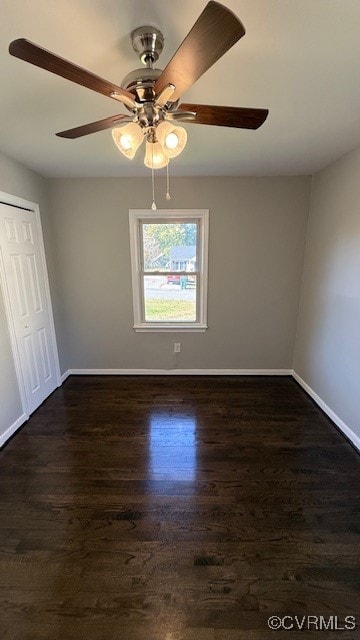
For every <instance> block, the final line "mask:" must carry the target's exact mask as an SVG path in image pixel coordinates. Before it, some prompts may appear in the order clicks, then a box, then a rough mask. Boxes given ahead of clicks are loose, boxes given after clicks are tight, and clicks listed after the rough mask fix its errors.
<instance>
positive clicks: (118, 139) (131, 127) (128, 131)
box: [111, 122, 144, 159]
mask: <svg viewBox="0 0 360 640" xmlns="http://www.w3.org/2000/svg"><path fill="white" fill-rule="evenodd" d="M111 133H112V137H113V140H114V142H115V144H116V146H117V148H118V149H120V151H121V153H123V154H124V156H126V157H127V158H130V159H132V158H133V157H134V156H135V153H136V151H137V149H138V148H139V147H140V145H141V143H142V141H143V139H144V132H143V130H142V128H141V127H140V126H139V125H138V124H136V122H129V124H126V125H125V126H124V127H117V128H116V129H113V130H112V132H111Z"/></svg>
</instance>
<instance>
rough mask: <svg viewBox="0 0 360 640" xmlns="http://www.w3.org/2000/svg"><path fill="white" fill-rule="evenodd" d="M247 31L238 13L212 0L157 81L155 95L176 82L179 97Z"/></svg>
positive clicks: (174, 97) (176, 91)
mask: <svg viewBox="0 0 360 640" xmlns="http://www.w3.org/2000/svg"><path fill="white" fill-rule="evenodd" d="M244 34H245V29H244V27H243V25H242V24H241V22H240V20H239V19H238V18H237V17H236V15H235V14H234V13H233V12H232V11H230V10H229V9H227V8H226V7H223V6H222V5H221V4H219V3H218V2H214V1H213V0H211V2H209V3H208V4H207V5H206V7H205V9H204V11H203V12H202V13H201V14H200V16H199V18H198V19H197V21H196V22H195V24H194V26H193V27H192V29H191V31H190V32H189V33H188V35H187V36H186V38H185V40H184V41H183V42H182V44H181V45H180V47H179V48H178V50H177V51H176V53H175V54H174V55H173V57H172V58H171V60H170V62H169V63H168V64H167V66H166V67H165V69H164V71H163V72H162V74H161V76H160V77H159V78H158V80H157V81H156V83H155V87H154V90H155V94H156V95H158V94H159V93H160V92H161V91H162V90H163V88H164V87H165V86H166V85H168V84H174V85H175V91H174V93H173V95H172V96H171V101H172V102H175V101H176V100H178V99H179V98H180V96H181V95H182V94H183V93H184V91H186V89H188V88H189V87H190V86H191V85H192V84H194V82H196V80H198V78H200V76H202V74H203V73H205V71H207V70H208V69H209V68H210V67H211V66H212V65H213V64H214V63H215V62H216V61H217V60H218V59H219V58H221V56H222V55H224V53H226V51H228V49H230V48H231V47H232V46H233V44H235V42H237V40H239V39H240V38H241V37H242V36H243V35H244Z"/></svg>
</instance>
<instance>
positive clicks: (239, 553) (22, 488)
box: [0, 376, 360, 640]
mask: <svg viewBox="0 0 360 640" xmlns="http://www.w3.org/2000/svg"><path fill="white" fill-rule="evenodd" d="M359 468H360V458H359V456H358V454H357V453H356V452H355V451H354V450H353V449H352V448H351V446H350V445H349V444H348V442H347V441H346V440H345V439H344V438H343V437H342V436H341V435H340V434H339V433H338V432H337V430H336V429H335V427H334V426H333V425H332V423H331V422H330V421H329V420H328V419H327V418H326V417H325V416H324V415H323V414H322V413H321V412H320V411H319V410H318V409H317V407H316V406H315V405H314V404H313V402H312V401H311V400H310V399H309V398H308V397H307V396H306V395H305V393H304V392H303V391H302V390H301V389H300V388H299V387H298V386H297V384H296V383H295V382H294V381H293V380H292V379H290V378H275V377H264V378H262V377H243V378H235V377H196V378H190V377H90V376H89V377H85V376H82V377H72V378H69V379H68V380H67V382H66V383H65V384H64V386H63V387H62V388H60V389H58V390H57V391H56V392H55V393H54V394H53V395H52V396H51V397H50V398H49V399H48V400H47V401H46V402H45V403H44V404H43V405H42V406H41V407H40V408H39V409H38V411H37V412H36V413H35V414H34V415H33V416H32V417H31V419H30V420H29V422H28V423H27V425H25V426H24V428H23V429H22V430H21V431H20V432H19V433H18V434H17V435H16V436H15V437H14V438H13V439H12V440H11V441H10V442H9V443H8V445H7V446H6V447H5V448H4V450H3V451H2V452H1V453H0V638H1V640H83V639H86V640H245V639H246V640H264V639H265V640H266V639H267V638H276V637H277V636H278V637H279V638H291V639H292V638H294V639H295V638H303V639H305V638H310V637H314V638H318V639H320V638H321V639H323V638H324V639H325V638H331V639H335V638H341V640H350V639H351V640H354V639H355V638H359V637H360V630H359V629H360V568H359V567H360V544H359V531H360V507H359V496H360V486H359ZM271 615H279V616H280V617H283V616H286V615H288V616H295V615H297V616H300V617H302V616H307V615H312V616H321V615H323V616H324V617H325V618H328V617H329V616H336V615H337V616H338V623H337V624H338V627H340V629H338V630H337V631H334V630H332V631H321V632H320V631H316V629H314V627H310V628H311V629H312V630H311V631H310V632H306V631H302V632H298V631H296V628H294V629H293V630H291V631H278V632H277V633H276V632H275V631H270V630H269V629H268V623H267V620H268V618H269V616H271ZM345 616H357V617H358V620H357V629H356V630H341V626H344V625H343V621H344V619H345ZM287 624H288V625H289V619H287Z"/></svg>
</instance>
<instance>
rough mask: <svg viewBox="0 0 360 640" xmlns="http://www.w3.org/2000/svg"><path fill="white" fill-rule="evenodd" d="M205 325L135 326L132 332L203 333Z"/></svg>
mask: <svg viewBox="0 0 360 640" xmlns="http://www.w3.org/2000/svg"><path fill="white" fill-rule="evenodd" d="M207 328H208V327H207V325H206V324H196V325H194V324H193V325H185V324H178V325H176V324H171V325H166V324H153V325H148V324H136V325H134V331H136V332H140V333H141V332H142V333H144V332H150V333H154V332H158V333H205V331H206V330H207Z"/></svg>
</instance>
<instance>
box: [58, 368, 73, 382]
mask: <svg viewBox="0 0 360 640" xmlns="http://www.w3.org/2000/svg"><path fill="white" fill-rule="evenodd" d="M70 375H71V373H70V369H68V370H67V371H65V373H63V374H62V376H61V377H60V380H61V384H64V382H65V380H66V378H68V377H69V376H70Z"/></svg>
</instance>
